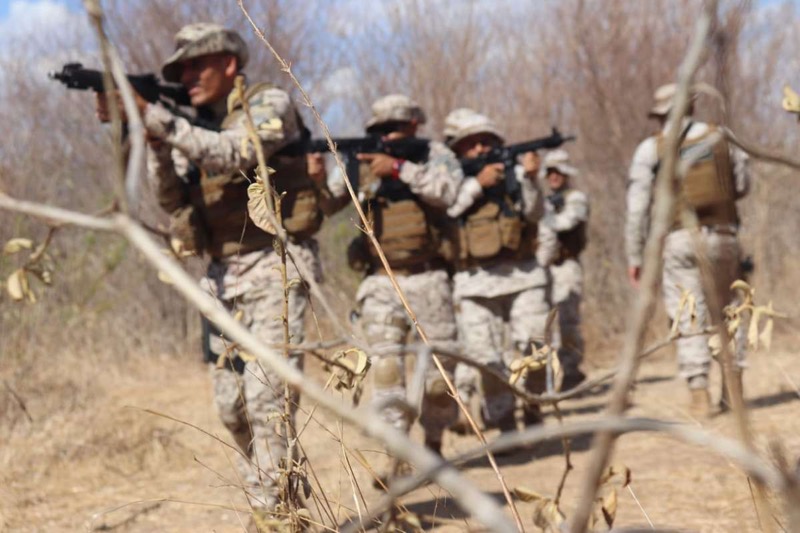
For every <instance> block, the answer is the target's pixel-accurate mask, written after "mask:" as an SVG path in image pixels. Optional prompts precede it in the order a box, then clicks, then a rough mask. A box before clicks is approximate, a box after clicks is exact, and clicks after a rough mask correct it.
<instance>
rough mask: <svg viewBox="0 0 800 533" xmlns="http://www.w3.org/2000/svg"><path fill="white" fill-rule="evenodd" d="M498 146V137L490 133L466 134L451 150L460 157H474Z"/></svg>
mask: <svg viewBox="0 0 800 533" xmlns="http://www.w3.org/2000/svg"><path fill="white" fill-rule="evenodd" d="M498 146H500V139H498V138H497V137H495V136H494V135H492V134H491V133H476V134H475V135H468V136H467V137H464V138H463V139H461V140H460V141H458V142H457V143H456V144H455V145H454V146H453V151H454V152H455V153H456V155H457V156H458V157H459V158H461V159H474V158H476V157H480V156H482V155H485V154H488V153H489V152H490V151H491V150H492V148H496V147H498Z"/></svg>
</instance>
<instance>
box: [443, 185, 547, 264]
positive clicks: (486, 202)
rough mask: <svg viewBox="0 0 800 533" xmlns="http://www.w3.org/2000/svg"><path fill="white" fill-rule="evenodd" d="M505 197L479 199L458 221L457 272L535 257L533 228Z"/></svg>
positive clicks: (535, 237)
mask: <svg viewBox="0 0 800 533" xmlns="http://www.w3.org/2000/svg"><path fill="white" fill-rule="evenodd" d="M517 204H518V202H514V201H513V200H512V199H511V198H510V197H508V195H503V196H502V197H500V196H497V197H492V198H486V197H484V198H483V199H481V200H479V201H478V202H477V203H476V204H475V205H473V206H472V207H471V208H470V209H469V210H468V211H467V212H466V213H465V214H464V215H462V216H461V217H460V219H459V221H458V259H457V262H456V266H457V267H458V268H459V269H460V270H464V269H468V268H472V267H475V266H483V267H487V266H491V265H492V264H495V263H497V262H500V261H506V260H516V261H524V260H527V259H531V258H533V257H535V254H536V244H537V225H536V224H532V223H529V222H526V221H525V220H524V219H523V217H522V214H521V213H520V211H519V208H518V207H517V206H516V205H517Z"/></svg>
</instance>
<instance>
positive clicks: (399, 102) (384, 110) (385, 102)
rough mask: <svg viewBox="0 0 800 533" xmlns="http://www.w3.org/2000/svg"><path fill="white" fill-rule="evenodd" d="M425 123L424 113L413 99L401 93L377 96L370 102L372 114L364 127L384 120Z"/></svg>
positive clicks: (372, 125)
mask: <svg viewBox="0 0 800 533" xmlns="http://www.w3.org/2000/svg"><path fill="white" fill-rule="evenodd" d="M412 120H416V121H417V123H418V124H425V120H426V118H425V113H424V112H423V111H422V108H421V107H420V106H419V104H418V103H416V102H415V101H414V100H412V99H411V98H409V97H408V96H405V95H403V94H389V95H387V96H384V97H382V98H378V99H377V100H376V101H375V103H373V104H372V116H371V117H370V118H369V120H367V123H366V124H365V125H364V128H365V129H366V130H367V131H369V130H370V128H372V127H374V126H377V125H379V124H383V123H385V122H395V121H396V122H411V121H412Z"/></svg>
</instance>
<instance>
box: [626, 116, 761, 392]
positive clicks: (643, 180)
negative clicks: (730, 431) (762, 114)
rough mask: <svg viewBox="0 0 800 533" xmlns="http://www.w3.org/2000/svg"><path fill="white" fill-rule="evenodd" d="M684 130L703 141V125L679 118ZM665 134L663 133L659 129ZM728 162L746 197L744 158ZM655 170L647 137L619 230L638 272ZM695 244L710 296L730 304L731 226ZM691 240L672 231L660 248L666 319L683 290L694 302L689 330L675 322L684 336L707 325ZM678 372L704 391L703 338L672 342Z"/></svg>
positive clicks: (706, 356)
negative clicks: (706, 269) (702, 250)
mask: <svg viewBox="0 0 800 533" xmlns="http://www.w3.org/2000/svg"><path fill="white" fill-rule="evenodd" d="M690 122H691V126H690V127H689V129H688V130H687V133H686V139H687V141H691V140H693V139H697V138H699V137H702V136H703V135H706V134H707V133H708V130H709V126H708V125H707V124H705V123H703V122H697V121H692V120H691V119H690V118H685V119H684V122H683V124H682V128H684V129H685V128H686V127H687V126H689V123H690ZM665 128H666V127H665ZM730 155H731V161H732V162H733V173H734V178H735V185H736V196H737V198H741V197H742V196H744V195H745V194H747V192H748V190H749V184H750V174H749V170H748V156H747V154H745V153H744V152H742V151H741V150H739V149H737V148H731V152H730ZM657 164H658V147H657V140H656V137H655V136H654V137H648V138H647V139H645V140H644V141H642V143H640V144H639V146H638V147H637V148H636V152H635V153H634V156H633V161H632V163H631V167H630V172H629V183H628V196H627V207H628V209H627V220H626V224H625V244H626V249H627V255H628V266H630V267H641V264H642V252H643V250H644V243H645V239H646V237H647V232H648V231H649V224H650V205H651V203H652V198H653V185H654V182H655V170H656V166H657ZM701 229H702V231H701V232H700V237H701V242H703V243H705V245H706V253H707V254H708V258H709V260H710V262H711V265H712V268H713V270H714V276H713V277H714V280H715V284H717V286H716V292H717V295H718V297H719V298H720V300H719V301H720V304H722V305H727V304H728V303H731V302H733V301H734V295H733V294H732V293H731V292H730V290H729V289H728V286H729V285H730V283H731V282H732V281H733V280H735V279H736V278H737V276H738V274H739V246H738V240H737V237H736V234H737V231H738V228H737V227H736V225H725V226H714V227H703V228H701ZM694 246H695V245H694V240H693V239H692V238H691V234H690V232H689V230H686V229H679V230H675V231H672V232H671V233H670V234H669V235H668V236H667V240H666V243H665V247H664V271H663V291H664V304H665V306H666V308H667V313H668V314H669V316H670V318H671V319H673V320H675V319H676V316H677V313H678V305H679V303H680V299H681V295H682V294H683V291H684V290H687V291H689V292H690V293H691V294H692V295H693V296H694V298H695V300H696V302H697V306H696V313H697V317H698V322H697V323H696V324H695V326H694V327H692V326H691V320H690V318H689V317H688V315H687V316H682V317H681V318H680V320H679V331H681V332H684V333H689V332H692V331H696V330H697V329H698V328H703V327H706V326H708V325H709V318H708V315H709V311H708V307H707V303H706V299H705V296H704V294H703V290H702V280H701V277H700V269H699V266H698V262H697V257H696V254H695V247H694ZM677 348H678V349H677V352H678V367H679V373H680V375H681V376H682V377H684V378H686V379H687V380H689V386H690V387H692V388H706V387H707V386H708V369H709V366H710V364H711V351H710V349H709V347H708V337H707V336H702V335H701V336H697V337H690V338H685V339H679V340H678V341H677ZM737 360H738V361H739V364H740V365H742V364H743V360H744V351H743V348H739V349H737Z"/></svg>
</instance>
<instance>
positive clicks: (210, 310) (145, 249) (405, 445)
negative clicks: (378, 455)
mask: <svg viewBox="0 0 800 533" xmlns="http://www.w3.org/2000/svg"><path fill="white" fill-rule="evenodd" d="M115 223H116V224H117V226H118V228H119V230H120V231H121V232H122V233H123V234H124V235H125V236H126V237H127V238H128V239H129V240H130V242H131V243H132V244H133V245H134V246H136V247H137V248H138V249H139V250H140V251H141V252H142V254H144V256H145V257H146V258H147V260H148V261H149V262H150V263H151V264H152V265H153V266H155V267H156V268H158V269H159V270H161V271H162V272H164V273H165V274H166V275H167V276H169V278H170V279H171V280H172V281H173V287H174V288H175V289H176V290H178V291H179V292H180V293H181V294H182V295H183V296H184V297H185V298H187V300H189V302H190V303H192V304H193V305H194V306H195V307H196V308H197V309H198V310H199V311H200V312H201V313H203V314H204V315H205V316H206V317H208V318H209V320H212V321H213V322H214V323H215V324H216V325H217V326H218V327H219V328H220V330H221V331H222V332H223V333H225V334H226V335H227V336H228V337H230V338H231V339H233V340H234V341H236V342H238V343H239V344H241V345H242V346H243V347H244V348H245V350H247V352H248V353H250V354H252V355H254V356H256V357H258V358H259V360H260V361H261V362H262V363H263V364H264V365H266V366H268V367H269V368H270V369H271V370H272V371H273V372H274V373H275V374H276V375H277V376H278V377H279V378H280V379H282V380H284V381H285V382H286V383H288V384H289V385H290V386H292V387H293V388H295V389H296V390H298V391H300V392H301V393H303V394H305V395H306V396H308V397H309V398H310V399H311V400H312V401H315V402H318V403H319V404H320V406H321V407H323V408H324V409H326V410H328V411H331V412H333V413H334V414H336V415H337V416H339V417H341V418H343V419H344V420H346V421H347V422H349V423H350V424H353V425H355V426H356V427H358V428H360V429H361V430H362V431H364V432H365V433H367V434H368V435H370V436H372V437H374V438H376V439H378V440H379V441H381V442H382V443H383V445H384V446H386V447H387V449H388V450H390V451H391V452H392V453H393V454H394V455H395V456H397V457H399V458H401V459H403V460H405V461H408V462H409V463H412V464H414V465H416V466H417V467H418V468H420V469H433V468H436V467H438V466H439V465H442V466H444V461H443V460H442V459H441V457H438V456H437V455H436V454H434V453H432V452H430V451H429V450H427V449H426V448H425V447H424V446H420V445H418V444H415V443H414V442H413V441H411V440H410V439H409V438H408V437H407V436H406V435H405V434H403V433H400V432H398V431H397V430H395V429H394V428H393V427H391V426H390V425H388V424H386V423H385V422H383V420H381V419H380V417H378V416H375V414H374V413H371V412H363V411H364V409H357V410H353V409H349V408H345V407H344V406H342V405H340V404H339V403H337V402H336V401H335V400H334V399H332V398H330V397H329V396H328V395H327V394H326V393H325V392H324V391H323V390H322V389H321V388H320V387H319V386H318V385H317V384H315V383H312V382H311V381H310V380H308V379H307V378H306V377H305V376H304V374H303V373H302V372H300V371H299V370H298V369H296V368H295V367H293V366H292V365H290V364H289V363H288V362H287V361H286V360H285V359H284V358H283V357H280V355H278V354H276V353H275V352H274V351H272V350H268V349H266V348H264V346H263V345H261V343H260V342H259V341H258V339H256V338H255V337H254V336H253V335H252V334H251V333H250V332H249V331H248V330H247V329H246V328H245V327H244V326H243V325H242V324H240V323H239V322H237V321H236V320H235V319H234V318H233V317H231V316H230V315H229V314H228V313H227V312H225V311H224V310H221V309H219V308H218V306H217V305H216V304H215V302H214V300H213V299H212V298H211V297H209V296H207V295H206V294H204V293H203V292H202V291H201V290H200V289H199V288H198V287H197V284H196V283H195V282H194V281H193V280H192V279H191V278H189V276H188V275H187V274H186V273H185V272H184V271H183V269H182V268H181V267H180V265H178V264H177V263H176V262H175V261H173V260H172V259H171V258H169V257H167V256H165V255H164V254H162V253H160V251H159V250H158V248H157V246H156V245H155V244H154V243H153V241H152V240H151V238H150V237H149V235H147V233H146V232H145V231H144V230H142V229H141V228H140V227H139V226H138V225H137V224H135V223H134V222H133V221H131V220H130V219H129V218H127V217H125V216H123V215H117V216H116V217H115ZM437 470H438V468H437ZM436 481H437V483H439V484H440V485H442V487H443V488H445V489H446V490H448V491H450V493H451V494H452V496H453V497H454V498H455V499H456V500H457V501H458V502H459V505H460V506H461V507H462V508H463V509H464V511H466V512H468V513H470V514H472V515H474V516H475V518H476V519H477V520H479V521H480V522H481V523H483V524H484V525H486V526H487V527H489V528H491V529H492V530H496V531H512V530H514V526H513V525H512V524H511V523H510V522H509V521H508V519H507V517H506V516H505V514H504V513H503V511H502V509H501V508H500V507H499V506H498V505H497V503H496V502H495V501H494V500H492V499H491V498H489V497H488V496H487V495H485V494H484V493H483V492H481V491H480V490H478V489H477V488H476V487H475V486H474V485H473V484H472V483H469V482H468V481H466V480H465V479H464V478H463V477H462V476H461V475H460V474H459V473H458V472H457V471H456V470H455V469H454V468H452V467H447V466H444V467H443V468H442V469H441V470H439V471H438V473H437V476H436Z"/></svg>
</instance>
